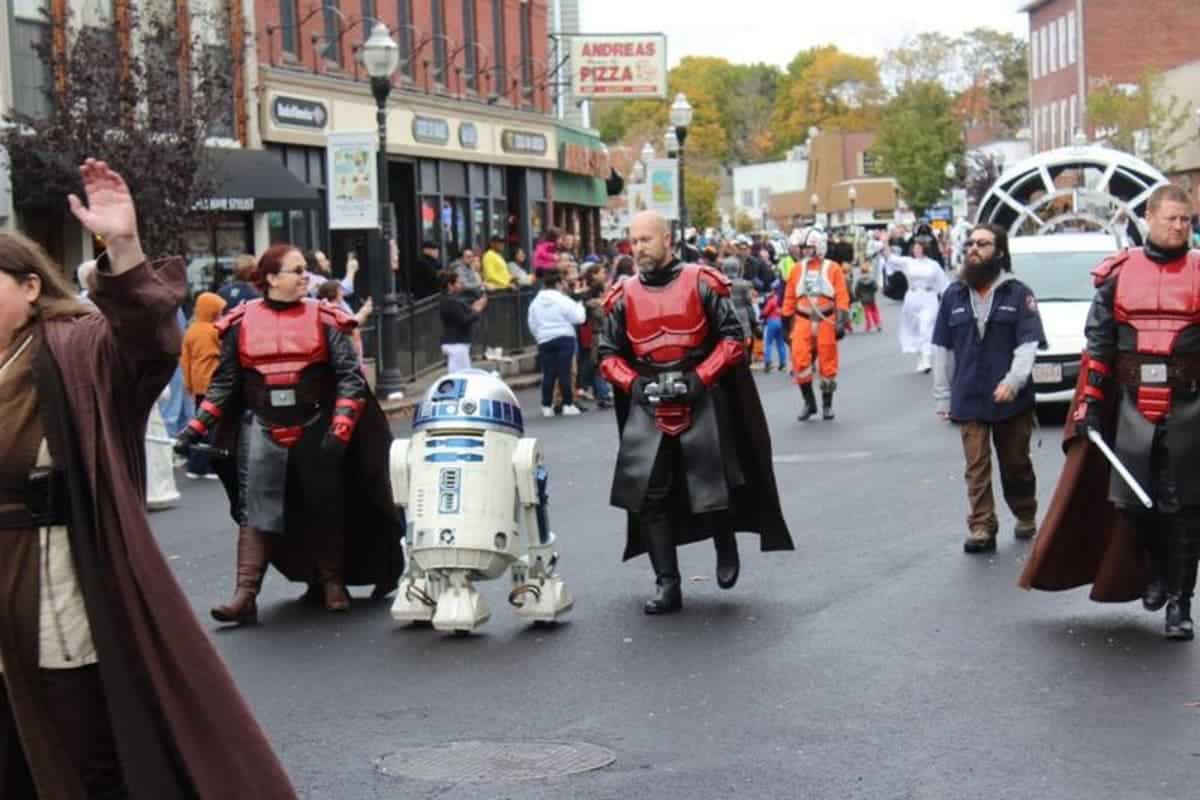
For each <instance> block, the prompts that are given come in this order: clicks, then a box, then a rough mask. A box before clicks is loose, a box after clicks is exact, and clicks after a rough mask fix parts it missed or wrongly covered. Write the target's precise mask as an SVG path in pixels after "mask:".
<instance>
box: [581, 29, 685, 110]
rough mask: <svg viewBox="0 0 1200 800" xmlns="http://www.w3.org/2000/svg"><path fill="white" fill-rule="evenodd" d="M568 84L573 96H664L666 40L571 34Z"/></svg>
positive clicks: (657, 35) (651, 36)
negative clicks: (570, 86) (569, 82)
mask: <svg viewBox="0 0 1200 800" xmlns="http://www.w3.org/2000/svg"><path fill="white" fill-rule="evenodd" d="M571 85H572V88H573V89H574V91H575V95H576V97H610V98H628V99H633V98H638V97H666V96H667V37H666V36H664V35H663V34H661V33H651V34H638V35H632V34H620V33H617V34H587V35H573V36H572V37H571Z"/></svg>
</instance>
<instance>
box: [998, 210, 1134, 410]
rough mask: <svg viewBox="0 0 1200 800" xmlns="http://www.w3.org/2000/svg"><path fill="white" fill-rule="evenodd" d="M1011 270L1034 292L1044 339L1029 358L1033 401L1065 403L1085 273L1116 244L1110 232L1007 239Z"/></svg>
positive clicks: (1083, 307) (1074, 372)
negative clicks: (1031, 361)
mask: <svg viewBox="0 0 1200 800" xmlns="http://www.w3.org/2000/svg"><path fill="white" fill-rule="evenodd" d="M1008 244H1009V249H1010V250H1011V251H1012V260H1013V273H1014V274H1015V275H1016V276H1017V277H1018V278H1020V279H1021V280H1022V281H1023V282H1024V283H1025V284H1026V285H1028V286H1029V288H1031V289H1033V293H1034V295H1035V296H1036V297H1037V301H1038V309H1039V310H1040V311H1041V315H1042V327H1043V328H1044V329H1045V332H1046V342H1045V344H1044V345H1043V346H1042V347H1040V348H1039V349H1038V354H1037V357H1036V359H1035V360H1034V362H1033V378H1032V380H1033V384H1034V392H1035V395H1036V397H1037V402H1038V404H1039V405H1050V404H1061V403H1069V402H1071V397H1072V395H1073V394H1074V391H1075V381H1076V379H1078V377H1079V356H1080V354H1081V353H1082V352H1083V349H1084V347H1085V346H1086V339H1085V338H1084V334H1083V328H1084V325H1085V324H1086V323H1087V315H1088V309H1089V308H1090V307H1091V303H1092V298H1093V297H1094V296H1095V294H1096V289H1095V287H1094V286H1093V283H1092V275H1091V272H1092V270H1094V269H1095V268H1096V267H1097V266H1099V264H1100V262H1101V261H1103V260H1104V259H1105V258H1107V257H1108V256H1110V255H1112V254H1113V253H1115V252H1116V251H1117V250H1118V249H1120V247H1121V246H1122V244H1121V242H1120V241H1119V240H1118V239H1117V237H1116V236H1114V235H1113V234H1105V233H1056V234H1052V235H1050V236H1017V237H1015V238H1012V239H1009V242H1008Z"/></svg>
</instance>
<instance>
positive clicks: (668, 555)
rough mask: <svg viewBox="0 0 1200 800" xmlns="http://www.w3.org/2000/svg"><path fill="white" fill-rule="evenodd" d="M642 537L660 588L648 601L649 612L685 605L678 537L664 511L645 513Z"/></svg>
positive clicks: (677, 608) (665, 610)
mask: <svg viewBox="0 0 1200 800" xmlns="http://www.w3.org/2000/svg"><path fill="white" fill-rule="evenodd" d="M641 528H642V541H644V542H645V543H646V552H647V553H648V554H649V556H650V564H651V565H652V566H653V567H654V576H655V578H656V583H657V585H658V591H657V592H656V593H655V595H654V597H653V598H651V599H650V600H648V601H647V602H646V605H645V607H644V610H645V612H646V613H647V614H670V613H672V612H675V611H679V610H680V609H682V608H683V589H682V586H681V582H680V578H679V554H678V553H677V552H676V550H675V537H674V535H673V534H672V533H671V521H670V519H669V518H668V517H667V515H666V514H665V513H663V512H659V511H656V512H651V513H644V514H643V515H642V518H641Z"/></svg>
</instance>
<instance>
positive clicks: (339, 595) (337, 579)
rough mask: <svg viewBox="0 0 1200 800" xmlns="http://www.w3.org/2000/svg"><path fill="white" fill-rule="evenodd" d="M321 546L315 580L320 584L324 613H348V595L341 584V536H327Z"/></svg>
mask: <svg viewBox="0 0 1200 800" xmlns="http://www.w3.org/2000/svg"><path fill="white" fill-rule="evenodd" d="M321 544H322V550H323V551H324V552H322V554H321V557H320V559H319V560H318V561H317V580H319V581H320V582H321V593H322V598H323V602H324V604H325V610H326V611H349V610H350V593H349V592H347V591H346V584H345V583H343V582H342V535H341V533H340V532H339V533H336V534H332V535H330V536H328V537H327V538H326V540H325V541H324V542H322V543H321Z"/></svg>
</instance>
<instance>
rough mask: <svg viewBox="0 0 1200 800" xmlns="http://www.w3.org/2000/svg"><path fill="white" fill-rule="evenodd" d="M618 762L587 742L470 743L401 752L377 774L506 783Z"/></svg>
mask: <svg viewBox="0 0 1200 800" xmlns="http://www.w3.org/2000/svg"><path fill="white" fill-rule="evenodd" d="M615 760H616V756H615V755H614V754H613V753H612V751H610V750H606V749H604V748H603V747H597V746H596V745H594V744H587V743H586V742H543V741H466V742H448V743H446V744H437V745H430V746H428V747H413V748H408V749H405V750H400V751H398V752H395V753H392V754H391V755H387V756H384V757H383V758H381V759H379V770H380V771H381V772H382V773H383V774H384V775H391V776H393V777H404V778H416V779H417V780H422V781H433V782H436V783H508V782H520V781H537V780H545V779H547V778H561V777H564V776H567V775H576V774H578V773H580V772H588V771H590V770H594V769H600V768H601V767H607V766H608V765H609V764H611V763H613V761H615Z"/></svg>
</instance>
